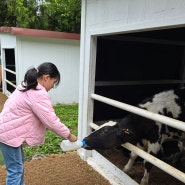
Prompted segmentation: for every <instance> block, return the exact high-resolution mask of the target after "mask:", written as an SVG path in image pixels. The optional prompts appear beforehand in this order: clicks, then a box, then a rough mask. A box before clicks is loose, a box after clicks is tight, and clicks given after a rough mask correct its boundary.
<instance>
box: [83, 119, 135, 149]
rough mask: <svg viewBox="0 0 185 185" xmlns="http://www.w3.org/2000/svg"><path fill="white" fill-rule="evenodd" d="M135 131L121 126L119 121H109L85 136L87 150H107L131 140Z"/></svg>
mask: <svg viewBox="0 0 185 185" xmlns="http://www.w3.org/2000/svg"><path fill="white" fill-rule="evenodd" d="M131 138H133V133H132V132H130V131H129V129H126V128H125V129H123V128H120V127H119V124H118V123H117V122H108V123H105V124H103V125H102V126H100V127H99V129H98V130H96V131H94V132H92V133H91V134H90V135H89V136H87V137H85V138H84V141H85V143H86V145H85V147H84V148H85V149H87V150H93V149H95V150H106V149H111V148H114V147H117V146H120V145H121V144H123V143H125V142H128V141H130V139H131Z"/></svg>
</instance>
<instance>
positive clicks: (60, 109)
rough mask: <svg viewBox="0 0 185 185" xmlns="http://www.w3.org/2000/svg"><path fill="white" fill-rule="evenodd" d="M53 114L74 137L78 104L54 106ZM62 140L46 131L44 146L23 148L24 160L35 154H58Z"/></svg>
mask: <svg viewBox="0 0 185 185" xmlns="http://www.w3.org/2000/svg"><path fill="white" fill-rule="evenodd" d="M54 109H55V112H56V114H57V116H58V117H59V118H60V120H61V121H62V122H63V123H64V124H65V125H66V126H67V127H68V128H70V130H71V132H72V133H73V134H75V135H77V134H78V104H75V105H62V104H57V105H56V106H54ZM61 141H62V138H61V137H59V136H58V135H56V134H55V133H53V132H51V131H49V130H48V131H47V132H46V135H45V144H43V145H40V146H35V147H30V146H24V147H23V150H24V156H25V160H30V159H31V158H32V157H33V156H34V155H36V154H44V155H49V154H60V153H62V151H61V149H60V143H61Z"/></svg>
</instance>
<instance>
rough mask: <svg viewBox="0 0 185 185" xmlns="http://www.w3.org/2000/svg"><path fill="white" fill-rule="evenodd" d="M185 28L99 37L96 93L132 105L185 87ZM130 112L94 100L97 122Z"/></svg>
mask: <svg viewBox="0 0 185 185" xmlns="http://www.w3.org/2000/svg"><path fill="white" fill-rule="evenodd" d="M184 32H185V28H174V29H165V30H155V31H145V32H136V33H127V34H118V35H110V36H98V37H97V50H96V70H95V71H96V74H95V89H94V90H95V94H99V95H102V96H105V97H109V98H111V99H115V100H117V101H120V102H125V103H127V104H130V105H136V104H138V103H139V102H140V101H142V100H143V99H144V98H146V97H148V96H152V95H153V94H155V93H158V92H161V91H163V90H169V89H173V88H177V87H181V86H184V83H185V67H184V66H185V37H184ZM126 114H127V112H125V111H123V110H120V109H117V108H114V107H111V106H109V105H106V104H103V103H101V102H98V101H95V102H94V116H93V119H94V122H96V121H101V120H110V119H119V118H123V117H124V116H125V115H126Z"/></svg>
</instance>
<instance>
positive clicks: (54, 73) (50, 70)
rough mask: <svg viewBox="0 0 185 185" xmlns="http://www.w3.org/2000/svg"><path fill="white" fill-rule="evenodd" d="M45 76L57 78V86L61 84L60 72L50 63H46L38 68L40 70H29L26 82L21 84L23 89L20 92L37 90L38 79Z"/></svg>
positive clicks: (25, 78) (25, 77)
mask: <svg viewBox="0 0 185 185" xmlns="http://www.w3.org/2000/svg"><path fill="white" fill-rule="evenodd" d="M43 75H49V76H50V77H51V78H57V79H58V80H57V82H56V84H55V86H58V84H59V83H60V72H59V71H58V69H57V67H56V66H55V65H54V64H53V63H50V62H44V63H42V64H41V65H39V66H38V68H37V69H36V68H31V69H29V70H28V71H27V72H26V74H25V76H24V81H23V82H22V83H21V85H22V87H23V89H20V91H23V92H26V91H28V90H30V89H35V90H36V89H37V85H38V82H37V79H38V78H40V77H42V76H43Z"/></svg>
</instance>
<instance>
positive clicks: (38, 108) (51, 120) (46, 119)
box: [32, 94, 70, 138]
mask: <svg viewBox="0 0 185 185" xmlns="http://www.w3.org/2000/svg"><path fill="white" fill-rule="evenodd" d="M32 110H33V112H34V113H35V114H36V116H37V117H38V118H39V120H40V121H41V122H42V123H43V124H45V125H46V127H47V128H48V129H49V130H51V131H53V132H55V133H56V134H57V135H59V136H61V137H63V138H67V137H68V136H69V134H70V130H69V128H68V127H67V126H65V125H64V124H63V123H61V121H60V119H59V118H58V117H57V116H56V114H55V111H54V109H53V106H52V103H51V98H50V96H49V94H44V95H42V96H40V97H39V98H37V100H36V101H35V102H34V106H33V108H32Z"/></svg>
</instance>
